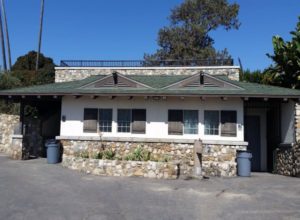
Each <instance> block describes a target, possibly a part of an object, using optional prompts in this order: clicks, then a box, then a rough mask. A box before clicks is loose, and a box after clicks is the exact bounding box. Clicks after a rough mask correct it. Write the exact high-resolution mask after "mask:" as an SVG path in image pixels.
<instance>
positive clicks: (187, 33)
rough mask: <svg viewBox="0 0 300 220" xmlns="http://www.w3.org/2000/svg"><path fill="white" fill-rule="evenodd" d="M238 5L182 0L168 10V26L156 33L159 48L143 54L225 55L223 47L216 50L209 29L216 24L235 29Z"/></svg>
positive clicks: (175, 57) (185, 57) (178, 56)
mask: <svg viewBox="0 0 300 220" xmlns="http://www.w3.org/2000/svg"><path fill="white" fill-rule="evenodd" d="M238 12H239V5H238V4H236V3H234V4H230V3H228V1H227V0H214V1H211V0H185V1H184V2H183V3H182V4H181V5H179V6H178V7H175V8H174V9H173V10H172V11H171V15H170V17H169V19H170V22H171V24H170V26H168V27H163V28H162V29H160V31H159V33H158V45H159V47H160V48H159V49H158V50H157V51H156V53H154V54H152V55H149V54H145V56H144V58H145V60H146V61H147V60H148V61H151V60H196V59H197V60H198V59H199V60H200V59H216V58H224V59H225V58H229V57H230V55H229V54H228V52H227V50H226V49H225V50H223V51H216V50H215V48H214V47H213V44H214V40H213V39H212V38H211V37H210V36H209V34H210V32H211V31H213V30H216V29H217V28H219V27H224V28H225V29H226V30H230V29H238V28H239V26H240V22H239V20H238V18H237V16H238Z"/></svg>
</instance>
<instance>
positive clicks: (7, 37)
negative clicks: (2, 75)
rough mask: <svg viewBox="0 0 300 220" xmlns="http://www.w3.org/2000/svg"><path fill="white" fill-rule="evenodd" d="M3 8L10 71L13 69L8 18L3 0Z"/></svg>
mask: <svg viewBox="0 0 300 220" xmlns="http://www.w3.org/2000/svg"><path fill="white" fill-rule="evenodd" d="M1 7H2V13H3V22H4V30H5V35H6V46H7V57H8V70H10V69H11V53H10V42H9V34H8V25H7V18H6V10H5V4H4V0H1Z"/></svg>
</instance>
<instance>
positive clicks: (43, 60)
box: [12, 51, 55, 86]
mask: <svg viewBox="0 0 300 220" xmlns="http://www.w3.org/2000/svg"><path fill="white" fill-rule="evenodd" d="M36 58H37V52H35V51H30V52H29V53H28V54H26V55H24V56H20V57H19V58H18V59H17V61H16V62H15V64H14V65H13V66H12V71H13V72H12V75H13V76H15V77H17V78H18V79H19V80H20V81H21V83H22V85H23V86H29V85H40V84H47V83H53V82H54V72H55V70H54V67H55V64H54V62H53V60H52V59H51V58H49V57H45V56H44V55H43V54H40V59H39V60H40V61H39V70H38V71H36V70H35V65H36Z"/></svg>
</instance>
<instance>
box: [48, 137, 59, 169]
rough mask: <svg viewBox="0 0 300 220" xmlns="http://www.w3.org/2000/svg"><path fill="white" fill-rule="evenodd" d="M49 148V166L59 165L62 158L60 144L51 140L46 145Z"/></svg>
mask: <svg viewBox="0 0 300 220" xmlns="http://www.w3.org/2000/svg"><path fill="white" fill-rule="evenodd" d="M45 147H46V148H47V162H48V163H49V164H56V163H59V157H60V144H59V142H58V141H57V140H54V139H51V140H47V141H46V143H45Z"/></svg>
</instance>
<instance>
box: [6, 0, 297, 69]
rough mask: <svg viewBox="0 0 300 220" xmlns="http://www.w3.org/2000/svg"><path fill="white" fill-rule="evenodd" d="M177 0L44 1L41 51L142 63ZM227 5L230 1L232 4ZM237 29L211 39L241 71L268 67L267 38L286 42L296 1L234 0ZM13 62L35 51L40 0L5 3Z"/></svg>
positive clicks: (66, 56)
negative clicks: (240, 67)
mask: <svg viewBox="0 0 300 220" xmlns="http://www.w3.org/2000/svg"><path fill="white" fill-rule="evenodd" d="M181 2H182V0H148V1H146V0H126V1H124V0H89V1H87V0H85V1H84V0H45V20H44V32H43V42H42V52H43V53H44V54H45V55H47V56H50V57H52V58H53V59H54V61H55V63H56V64H59V61H60V60H62V59H142V58H143V55H144V53H153V52H154V51H155V50H156V49H157V43H156V39H157V32H158V30H159V28H161V27H163V26H164V25H167V24H168V23H169V22H168V19H167V17H168V15H169V14H170V9H171V8H173V7H174V6H176V5H179V4H180V3H181ZM230 2H234V1H231V0H230ZM235 2H237V3H238V4H240V14H239V19H240V21H241V23H242V25H241V27H240V29H239V30H232V31H229V32H226V31H224V30H222V29H219V30H217V31H215V32H213V33H212V34H211V35H212V36H213V38H214V39H215V47H216V48H217V49H223V48H227V49H228V50H229V53H230V54H231V55H232V56H233V58H234V59H235V63H236V64H237V58H238V57H240V59H241V61H242V64H243V66H244V68H249V69H251V70H255V69H264V68H266V67H267V66H268V65H270V64H271V60H270V59H269V58H267V57H266V55H265V54H266V53H272V51H273V47H272V36H273V35H280V36H282V37H283V38H284V39H285V40H289V39H290V34H289V32H290V31H291V30H293V29H294V28H295V26H296V22H297V17H298V16H299V15H300V2H299V1H298V0H251V1H249V0H237V1H235ZM6 10H7V16H8V25H9V33H10V41H11V50H12V58H13V61H15V60H16V58H17V57H18V56H20V55H23V54H25V53H27V52H28V51H29V50H36V48H37V39H38V27H39V11H40V0H30V1H20V0H9V1H8V0H6Z"/></svg>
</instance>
